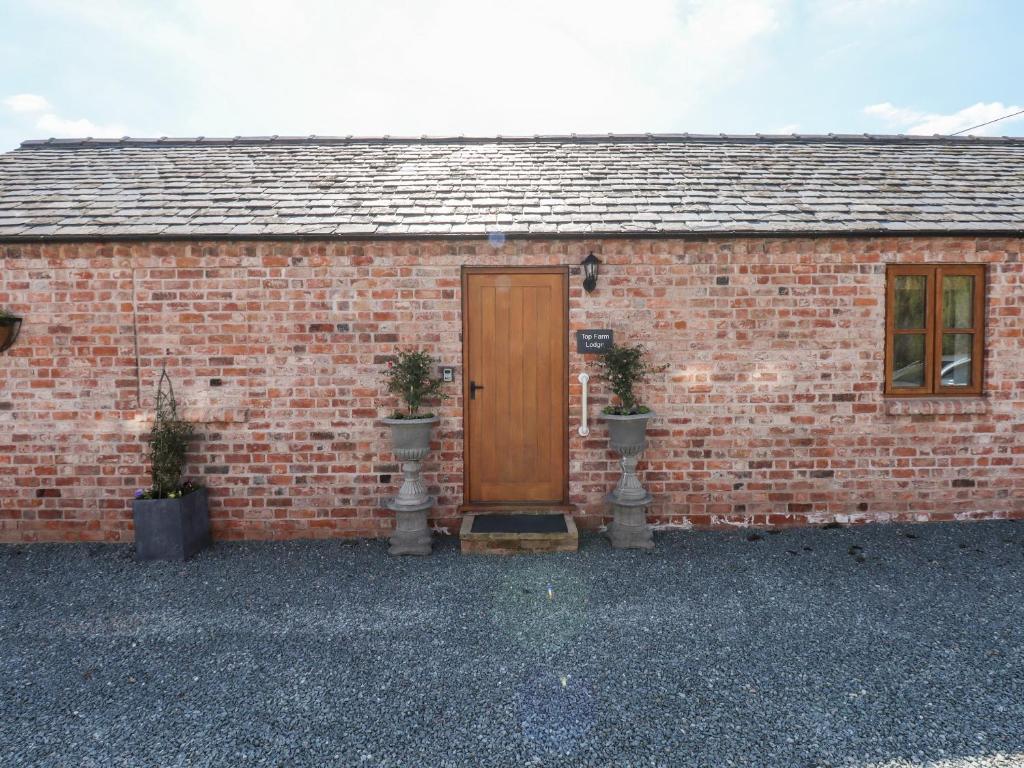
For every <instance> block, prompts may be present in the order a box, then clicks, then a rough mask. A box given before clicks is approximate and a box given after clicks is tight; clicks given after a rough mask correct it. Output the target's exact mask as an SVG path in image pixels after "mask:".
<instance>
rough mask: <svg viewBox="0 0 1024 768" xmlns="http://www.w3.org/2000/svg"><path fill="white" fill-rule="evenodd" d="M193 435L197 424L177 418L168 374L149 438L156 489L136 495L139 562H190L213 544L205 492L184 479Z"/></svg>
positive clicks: (134, 512)
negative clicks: (186, 458) (183, 480)
mask: <svg viewBox="0 0 1024 768" xmlns="http://www.w3.org/2000/svg"><path fill="white" fill-rule="evenodd" d="M192 436H193V430H192V425H191V424H189V423H188V422H187V421H184V420H182V419H181V418H179V416H178V403H177V401H176V400H175V398H174V388H173V387H172V386H171V380H170V378H168V376H167V371H166V370H163V371H161V372H160V383H159V384H158V385H157V391H156V420H155V421H154V422H153V431H152V432H151V433H150V436H149V460H150V463H151V465H152V477H153V485H152V486H151V487H150V488H149V489H141V490H138V491H136V492H135V501H133V502H132V517H133V518H134V519H135V556H136V557H137V558H138V559H139V560H179V561H180V560H187V559H188V558H190V557H192V555H194V554H195V553H196V552H198V551H199V550H201V549H202V548H203V547H206V546H208V545H209V543H210V515H209V511H208V508H207V496H206V489H205V488H203V487H201V486H197V485H194V484H193V483H191V482H188V481H186V482H184V483H183V482H182V481H181V474H182V470H183V469H184V467H185V455H186V453H187V452H188V443H189V440H191V439H192Z"/></svg>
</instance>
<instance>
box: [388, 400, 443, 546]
mask: <svg viewBox="0 0 1024 768" xmlns="http://www.w3.org/2000/svg"><path fill="white" fill-rule="evenodd" d="M383 421H384V423H385V424H387V425H388V427H389V428H390V429H391V452H392V453H393V454H394V456H395V458H396V459H398V460H399V461H400V462H402V486H401V488H399V489H398V495H397V496H393V497H392V498H390V499H388V500H387V502H386V505H385V506H387V508H388V509H390V510H392V511H393V512H394V513H395V532H394V534H393V535H392V536H391V540H390V541H391V547H390V549H389V550H388V551H389V552H390V553H391V554H392V555H429V554H430V529H429V528H428V527H427V511H428V510H429V509H430V508H431V507H433V506H434V503H435V502H436V499H435V498H434V497H432V496H429V495H427V486H426V484H425V483H424V482H423V480H422V478H420V465H421V464H422V462H423V459H424V458H426V456H427V454H428V453H429V452H430V438H431V435H432V433H433V429H434V425H435V424H437V423H438V422H439V421H440V419H439V418H438V417H437V416H432V417H430V418H426V419H384V420H383Z"/></svg>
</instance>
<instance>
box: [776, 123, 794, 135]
mask: <svg viewBox="0 0 1024 768" xmlns="http://www.w3.org/2000/svg"><path fill="white" fill-rule="evenodd" d="M799 131H800V123H786V124H785V125H780V126H779V127H778V128H776V129H775V130H774V131H772V133H777V134H789V133H798V132H799Z"/></svg>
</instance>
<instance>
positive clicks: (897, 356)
mask: <svg viewBox="0 0 1024 768" xmlns="http://www.w3.org/2000/svg"><path fill="white" fill-rule="evenodd" d="M892 385H893V386H894V387H923V386H924V334H923V333H901V334H899V335H897V336H893V337H892Z"/></svg>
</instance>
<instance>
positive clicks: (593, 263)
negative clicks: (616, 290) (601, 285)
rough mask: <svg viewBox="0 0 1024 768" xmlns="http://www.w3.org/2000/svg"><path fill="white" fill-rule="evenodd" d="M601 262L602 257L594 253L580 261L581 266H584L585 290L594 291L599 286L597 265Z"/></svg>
mask: <svg viewBox="0 0 1024 768" xmlns="http://www.w3.org/2000/svg"><path fill="white" fill-rule="evenodd" d="M600 263H601V261H600V259H598V258H597V256H595V255H594V254H592V253H591V254H590V255H588V256H587V258H585V259H584V260H583V261H582V262H580V266H582V267H583V290H585V291H586V292H587V293H592V292H593V290H594V289H595V288H597V265H598V264H600Z"/></svg>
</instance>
